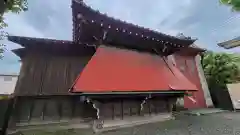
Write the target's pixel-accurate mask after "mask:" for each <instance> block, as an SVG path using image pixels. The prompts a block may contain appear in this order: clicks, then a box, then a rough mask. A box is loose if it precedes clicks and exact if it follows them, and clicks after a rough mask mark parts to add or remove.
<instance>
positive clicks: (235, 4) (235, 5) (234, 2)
mask: <svg viewBox="0 0 240 135" xmlns="http://www.w3.org/2000/svg"><path fill="white" fill-rule="evenodd" d="M220 2H221V3H222V4H225V5H228V6H231V7H232V10H233V11H240V0H220Z"/></svg>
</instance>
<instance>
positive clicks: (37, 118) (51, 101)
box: [12, 95, 96, 123]
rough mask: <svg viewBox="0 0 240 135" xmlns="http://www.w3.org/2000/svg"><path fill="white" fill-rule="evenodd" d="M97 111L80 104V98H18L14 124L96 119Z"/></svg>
mask: <svg viewBox="0 0 240 135" xmlns="http://www.w3.org/2000/svg"><path fill="white" fill-rule="evenodd" d="M95 115H96V110H95V109H94V108H92V105H91V104H86V103H83V102H80V100H79V97H77V96H73V95H67V96H39V97H18V99H17V101H16V107H15V108H14V113H13V116H12V117H13V119H14V121H15V122H14V123H21V122H24V123H25V122H41V121H42V122H44V121H45V122H46V121H59V120H71V119H82V120H84V119H88V118H94V117H95Z"/></svg>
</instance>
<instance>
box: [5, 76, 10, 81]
mask: <svg viewBox="0 0 240 135" xmlns="http://www.w3.org/2000/svg"><path fill="white" fill-rule="evenodd" d="M3 80H4V81H12V77H11V76H4V77H3Z"/></svg>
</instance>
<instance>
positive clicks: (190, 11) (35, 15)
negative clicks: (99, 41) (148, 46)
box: [0, 0, 240, 72]
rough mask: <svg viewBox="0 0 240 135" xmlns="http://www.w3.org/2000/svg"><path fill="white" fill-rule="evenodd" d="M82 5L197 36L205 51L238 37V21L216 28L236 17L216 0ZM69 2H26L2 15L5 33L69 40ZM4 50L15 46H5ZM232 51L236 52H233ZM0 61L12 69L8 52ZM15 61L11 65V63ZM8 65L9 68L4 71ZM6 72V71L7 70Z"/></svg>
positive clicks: (115, 0)
mask: <svg viewBox="0 0 240 135" xmlns="http://www.w3.org/2000/svg"><path fill="white" fill-rule="evenodd" d="M85 1H86V3H87V4H88V5H90V6H92V7H93V8H94V9H99V10H100V12H103V13H107V14H108V15H109V16H113V17H114V18H118V19H121V20H125V21H128V22H130V23H134V24H137V25H140V26H144V27H148V28H151V29H153V30H158V31H160V32H163V33H166V34H171V35H176V34H177V33H179V32H183V33H184V34H185V35H187V36H193V37H197V38H198V39H199V40H198V41H197V43H198V44H199V45H200V46H202V47H205V48H209V49H212V50H217V51H222V50H223V49H221V48H219V47H217V45H216V44H217V42H220V41H221V40H225V39H229V38H231V37H232V38H233V37H235V36H239V35H240V30H238V28H239V24H240V21H239V19H235V20H232V21H231V22H230V23H228V25H226V26H224V27H220V28H218V29H217V31H218V32H216V33H213V32H212V31H211V30H212V29H214V28H215V27H217V26H220V25H221V24H222V23H223V22H224V21H225V20H227V19H228V18H230V17H231V16H234V15H236V14H237V13H233V12H231V11H230V9H229V8H228V7H225V6H220V5H219V3H218V0H194V1H193V0H181V1H180V0H151V1H146V0H85ZM70 5H71V0H50V1H46V0H29V11H27V12H24V13H21V14H19V15H15V14H6V15H5V18H6V22H7V23H8V24H9V27H8V28H6V31H7V32H9V33H10V34H13V35H19V36H31V37H47V38H56V39H65V40H71V37H72V16H71V12H72V11H71V6H70ZM7 44H8V49H13V48H16V47H17V45H15V44H13V43H7ZM233 51H236V49H235V50H233ZM5 54H6V57H5V59H4V62H3V61H0V67H2V68H0V71H4V70H5V71H7V70H15V69H16V67H17V66H16V65H17V64H18V62H17V59H16V57H15V56H14V55H13V54H12V53H10V52H9V51H8V52H6V53H5ZM14 61H15V64H14ZM6 65H12V68H8V67H9V66H6ZM8 72H10V71H8Z"/></svg>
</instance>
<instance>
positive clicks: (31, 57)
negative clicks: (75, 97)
mask: <svg viewBox="0 0 240 135" xmlns="http://www.w3.org/2000/svg"><path fill="white" fill-rule="evenodd" d="M41 53H42V52H37V51H35V52H34V51H32V52H29V53H28V54H27V55H26V57H24V58H23V59H22V67H21V71H20V76H19V79H18V82H17V85H16V89H15V95H16V96H27V95H28V96H34V95H67V94H69V93H68V90H69V88H70V87H71V86H72V84H73V82H74V80H75V79H76V78H77V76H78V75H79V74H80V73H81V71H82V70H83V68H84V66H85V65H86V64H87V62H88V61H89V60H90V58H91V56H59V55H50V54H44V53H43V54H41Z"/></svg>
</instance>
